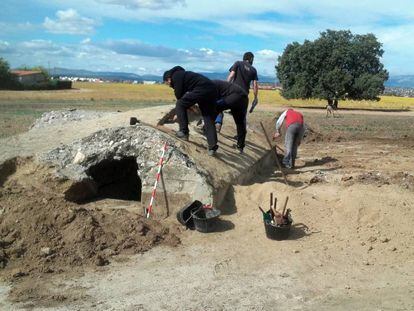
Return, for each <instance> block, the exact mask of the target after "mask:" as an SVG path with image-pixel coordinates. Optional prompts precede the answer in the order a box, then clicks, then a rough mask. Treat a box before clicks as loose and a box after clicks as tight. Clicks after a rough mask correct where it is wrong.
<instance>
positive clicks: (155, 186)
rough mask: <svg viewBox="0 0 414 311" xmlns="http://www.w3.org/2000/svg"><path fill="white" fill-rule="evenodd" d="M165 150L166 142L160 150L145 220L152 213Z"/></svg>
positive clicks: (166, 147)
mask: <svg viewBox="0 0 414 311" xmlns="http://www.w3.org/2000/svg"><path fill="white" fill-rule="evenodd" d="M167 149H168V145H167V142H165V143H164V147H163V148H162V154H161V158H160V161H159V162H158V171H157V175H156V178H155V183H154V188H153V189H152V193H151V200H150V203H149V206H148V208H147V209H146V210H145V214H146V217H147V218H150V215H151V213H152V207H153V204H154V200H155V194H156V192H157V185H158V181H159V180H160V176H161V169H162V165H163V163H164V156H165V152H166V151H167Z"/></svg>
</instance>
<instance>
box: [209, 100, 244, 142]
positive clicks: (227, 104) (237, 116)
mask: <svg viewBox="0 0 414 311" xmlns="http://www.w3.org/2000/svg"><path fill="white" fill-rule="evenodd" d="M248 105H249V99H248V97H247V96H244V95H239V94H231V95H229V96H227V97H225V98H223V100H220V101H219V102H218V103H217V112H218V113H222V112H223V111H224V110H227V109H230V111H231V114H232V115H233V119H234V123H236V128H237V147H239V148H244V146H245V141H246V133H247V131H246V114H247V106H248Z"/></svg>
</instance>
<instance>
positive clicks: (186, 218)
mask: <svg viewBox="0 0 414 311" xmlns="http://www.w3.org/2000/svg"><path fill="white" fill-rule="evenodd" d="M202 207H203V203H201V202H200V201H197V200H195V201H194V202H192V203H188V204H187V205H185V206H184V207H183V208H182V209H180V210H179V211H178V212H177V220H178V222H179V223H180V224H182V225H183V226H186V227H187V228H189V229H191V230H194V229H195V225H194V219H193V215H192V214H191V213H192V212H195V211H196V210H198V209H200V208H202Z"/></svg>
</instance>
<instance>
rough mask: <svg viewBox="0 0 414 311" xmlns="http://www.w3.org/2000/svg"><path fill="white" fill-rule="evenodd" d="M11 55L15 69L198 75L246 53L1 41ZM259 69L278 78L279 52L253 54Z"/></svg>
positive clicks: (129, 43)
mask: <svg viewBox="0 0 414 311" xmlns="http://www.w3.org/2000/svg"><path fill="white" fill-rule="evenodd" d="M6 50H7V51H10V53H8V54H7V60H8V61H9V63H10V64H11V66H14V67H18V66H21V65H23V64H25V65H28V66H38V65H42V66H48V65H49V64H50V66H51V67H64V68H72V69H88V70H95V71H119V70H121V71H127V72H133V73H141V74H142V73H148V74H158V75H159V74H161V73H162V72H163V71H165V70H166V69H168V68H171V67H173V66H175V65H182V66H183V67H184V68H186V69H188V70H192V71H196V72H226V71H227V70H228V68H229V67H230V66H231V65H232V64H233V63H234V62H235V61H236V60H240V59H241V57H242V55H243V51H224V50H214V49H212V48H209V47H201V48H195V49H175V48H172V47H168V46H158V45H150V44H147V43H143V42H139V41H134V40H120V41H105V42H94V41H93V40H88V41H87V43H86V44H85V43H83V42H78V43H57V42H53V41H50V40H30V41H23V42H17V43H9V42H6V41H0V52H2V53H5V52H4V51H6ZM253 52H254V54H255V64H254V65H255V67H256V68H257V69H258V71H259V73H260V74H266V75H274V64H275V62H276V56H277V55H278V52H276V51H273V50H259V51H253Z"/></svg>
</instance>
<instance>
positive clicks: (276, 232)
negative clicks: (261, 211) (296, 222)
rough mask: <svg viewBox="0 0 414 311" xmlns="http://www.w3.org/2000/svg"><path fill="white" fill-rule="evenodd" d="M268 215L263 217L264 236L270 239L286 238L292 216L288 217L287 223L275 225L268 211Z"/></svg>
mask: <svg viewBox="0 0 414 311" xmlns="http://www.w3.org/2000/svg"><path fill="white" fill-rule="evenodd" d="M267 214H269V217H263V223H264V227H265V231H266V236H267V237H268V238H269V239H272V240H279V241H280V240H286V239H287V238H288V237H289V234H290V227H291V226H292V218H290V216H289V217H288V222H287V224H284V225H276V224H272V223H271V220H269V218H270V211H269V212H267Z"/></svg>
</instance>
